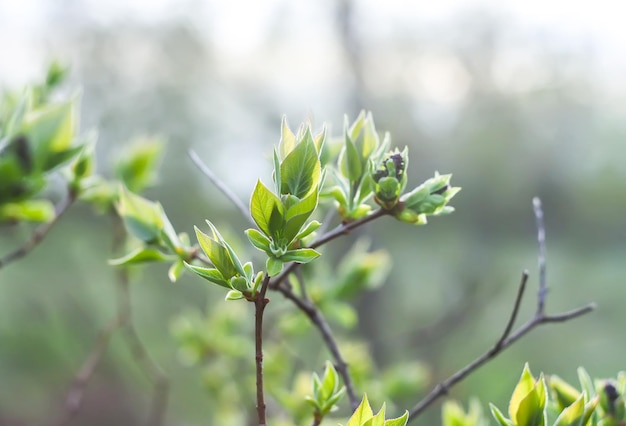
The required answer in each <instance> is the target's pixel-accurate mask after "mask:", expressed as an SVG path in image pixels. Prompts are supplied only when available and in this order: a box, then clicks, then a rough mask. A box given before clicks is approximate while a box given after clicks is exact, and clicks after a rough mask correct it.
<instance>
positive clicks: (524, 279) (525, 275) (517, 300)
mask: <svg viewBox="0 0 626 426" xmlns="http://www.w3.org/2000/svg"><path fill="white" fill-rule="evenodd" d="M527 282H528V271H524V272H522V279H521V281H520V284H519V287H518V289H517V297H516V298H515V304H514V305H513V310H512V311H511V316H510V317H509V322H508V324H507V325H506V328H505V329H504V332H503V333H502V336H501V337H500V340H498V343H496V346H497V347H499V346H500V345H502V342H504V340H505V339H506V338H507V337H509V334H511V330H513V326H514V325H515V320H516V319H517V313H518V312H519V307H520V305H521V304H522V299H523V298H524V292H525V291H526V283H527Z"/></svg>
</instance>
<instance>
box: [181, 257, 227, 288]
mask: <svg viewBox="0 0 626 426" xmlns="http://www.w3.org/2000/svg"><path fill="white" fill-rule="evenodd" d="M185 267H186V268H187V269H189V270H190V271H192V272H193V273H194V274H197V275H199V276H201V277H202V278H204V279H207V280H209V281H211V282H212V283H215V284H217V285H221V286H222V287H226V288H228V289H230V285H229V284H228V282H227V281H226V280H225V279H224V276H223V275H222V273H221V272H220V271H218V270H217V269H215V268H205V267H203V266H196V265H192V264H190V263H187V262H185Z"/></svg>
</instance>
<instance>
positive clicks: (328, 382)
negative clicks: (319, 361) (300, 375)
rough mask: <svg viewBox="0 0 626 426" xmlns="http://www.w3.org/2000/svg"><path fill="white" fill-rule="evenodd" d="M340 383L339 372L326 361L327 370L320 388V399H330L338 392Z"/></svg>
mask: <svg viewBox="0 0 626 426" xmlns="http://www.w3.org/2000/svg"><path fill="white" fill-rule="evenodd" d="M338 382H339V377H338V376H337V371H336V370H335V368H334V367H333V365H332V364H331V363H330V362H328V361H326V369H325V371H324V378H323V380H322V386H321V388H320V398H321V399H322V400H323V401H326V400H328V398H330V397H331V396H332V395H333V393H335V392H336V390H337V385H338Z"/></svg>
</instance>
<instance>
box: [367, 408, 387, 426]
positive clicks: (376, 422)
mask: <svg viewBox="0 0 626 426" xmlns="http://www.w3.org/2000/svg"><path fill="white" fill-rule="evenodd" d="M365 426H385V404H384V403H383V406H382V407H381V408H380V411H378V413H377V414H376V415H375V416H374V417H372V418H371V419H369V420H368V421H366V422H365Z"/></svg>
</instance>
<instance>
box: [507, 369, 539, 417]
mask: <svg viewBox="0 0 626 426" xmlns="http://www.w3.org/2000/svg"><path fill="white" fill-rule="evenodd" d="M534 387H535V379H534V377H533V375H532V374H531V372H530V368H529V367H528V363H526V364H525V365H524V370H523V371H522V376H521V377H520V379H519V381H518V382H517V385H516V386H515V389H514V390H513V395H512V396H511V401H510V402H509V416H510V417H511V419H516V418H517V412H518V410H519V405H520V403H521V401H522V400H523V399H524V398H526V397H527V396H528V394H529V393H530V392H532V391H533V388H534Z"/></svg>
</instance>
